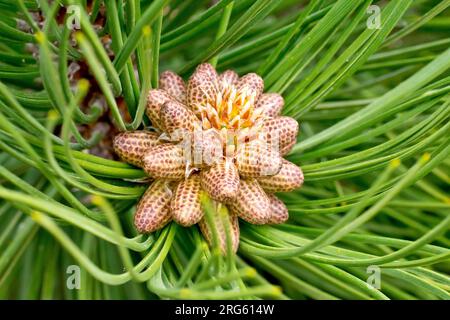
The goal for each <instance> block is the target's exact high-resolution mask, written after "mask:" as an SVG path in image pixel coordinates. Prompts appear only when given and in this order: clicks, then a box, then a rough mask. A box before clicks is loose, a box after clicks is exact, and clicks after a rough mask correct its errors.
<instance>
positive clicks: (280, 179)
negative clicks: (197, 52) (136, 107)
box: [114, 63, 303, 254]
mask: <svg viewBox="0 0 450 320" xmlns="http://www.w3.org/2000/svg"><path fill="white" fill-rule="evenodd" d="M147 100H148V101H147V107H146V111H145V113H146V115H147V116H148V118H149V119H150V121H151V123H152V124H151V128H149V130H136V131H128V132H122V133H120V134H119V135H117V136H116V137H115V138H114V149H115V152H116V153H117V155H118V156H119V157H120V159H121V160H123V161H125V162H128V163H130V164H132V165H134V166H138V167H141V168H142V169H143V170H144V171H145V172H146V174H147V175H148V176H150V177H151V178H153V179H154V181H153V183H152V184H151V185H150V187H149V188H148V189H147V191H146V192H145V193H144V195H143V196H142V198H141V200H140V201H139V203H138V205H137V211H136V215H135V226H136V229H137V230H138V231H139V232H142V233H148V232H154V231H156V230H158V229H161V228H162V227H164V226H165V225H166V224H167V223H168V222H169V221H171V220H173V221H175V222H176V223H178V224H180V225H182V226H184V227H189V226H192V225H194V224H197V223H198V224H199V226H200V230H201V232H202V233H203V235H204V237H205V239H206V240H207V242H208V243H209V244H210V245H212V234H213V229H212V228H213V226H211V225H209V223H208V221H209V220H208V219H206V218H205V217H204V210H203V207H202V200H201V199H203V197H202V196H201V195H202V194H205V193H206V194H207V195H208V197H209V198H210V199H211V201H212V202H213V204H214V205H215V207H216V208H218V209H217V210H222V211H223V210H225V211H223V212H225V213H223V212H222V213H221V214H219V213H217V214H214V222H215V223H214V225H215V228H216V230H215V232H216V233H217V234H218V235H219V239H218V241H219V243H218V246H219V248H220V250H221V251H222V253H223V254H226V248H227V246H226V244H227V243H228V242H227V239H228V240H231V244H232V250H233V251H234V252H236V250H237V249H238V246H239V218H240V219H243V220H245V221H247V222H249V223H252V224H258V225H260V224H266V223H283V222H285V221H286V220H288V218H289V215H288V209H287V207H286V206H285V204H284V203H283V202H282V201H281V200H280V199H279V198H277V197H276V196H275V193H277V192H289V191H292V190H294V189H296V188H299V187H300V186H301V185H302V184H303V172H302V170H301V169H300V168H299V167H298V166H297V165H296V164H294V163H292V162H289V161H287V160H285V159H283V158H282V157H283V156H284V155H286V154H287V153H288V152H289V151H290V150H291V149H292V147H293V146H294V145H295V143H296V139H297V135H298V129H299V126H298V123H297V121H296V120H295V119H293V118H290V117H287V116H281V115H280V113H281V111H282V108H283V106H284V99H283V97H282V96H281V95H279V94H277V93H264V81H263V79H262V78H261V77H260V76H258V75H257V74H256V73H249V74H246V75H244V76H243V77H239V75H238V74H237V73H236V72H234V71H232V70H226V71H225V72H223V73H221V74H218V73H217V71H216V70H215V69H214V67H213V66H212V65H210V64H208V63H203V64H200V65H199V66H198V67H197V68H196V70H195V71H194V73H193V74H192V75H191V77H190V78H189V80H188V81H187V83H185V82H184V80H183V79H182V78H181V77H180V76H178V75H177V74H176V73H174V72H172V71H165V72H163V73H161V75H160V79H159V88H158V89H152V90H150V91H149V93H148V95H147ZM223 214H225V216H226V217H228V220H227V221H228V222H227V226H225V225H224V220H223V219H221V216H223ZM227 230H228V231H229V233H228V232H227Z"/></svg>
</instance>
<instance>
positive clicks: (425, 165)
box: [0, 0, 450, 299]
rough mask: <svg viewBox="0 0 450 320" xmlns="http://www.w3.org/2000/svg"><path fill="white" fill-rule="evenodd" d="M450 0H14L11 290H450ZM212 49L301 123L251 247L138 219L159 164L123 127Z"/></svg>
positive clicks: (1, 170) (7, 172) (7, 209)
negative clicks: (294, 176) (214, 243)
mask: <svg viewBox="0 0 450 320" xmlns="http://www.w3.org/2000/svg"><path fill="white" fill-rule="evenodd" d="M449 6H450V0H442V1H438V0H436V1H434V0H420V1H412V0H395V1H371V0H365V1H360V0H338V1H331V0H318V1H302V0H234V1H233V0H220V1H210V0H186V1H185V0H153V1H150V0H130V1H115V0H92V1H87V0H66V1H65V0H54V1H45V0H17V1H16V0H0V17H1V19H0V298H3V299H53V298H61V299H148V298H173V299H179V298H183V299H238V298H275V299H449V298H450V277H449V276H448V273H449V271H450V264H449V258H450V249H449V244H450V239H449V226H450V214H449V213H450V202H449V195H448V184H449V181H450V178H449V168H450V160H449V159H450V158H449V154H450V121H449V119H450V107H449V103H450V95H449V92H450V76H449V73H448V70H449V68H450V49H449V44H450V38H448V30H449V28H450V18H449V17H448V8H449ZM445 10H447V12H446V11H445ZM206 61H209V62H211V63H212V64H213V65H215V66H216V67H217V69H218V70H219V71H223V70H226V69H230V68H231V69H234V70H236V71H237V72H238V73H239V74H241V75H242V74H244V73H247V72H256V73H258V74H260V75H261V76H262V77H263V78H264V82H265V91H268V92H278V93H280V94H282V95H283V96H284V98H285V101H286V104H285V107H284V109H283V113H284V114H285V115H288V116H291V117H294V118H295V119H297V120H298V122H299V123H300V131H301V133H300V135H299V137H298V141H297V144H296V145H295V146H294V148H293V150H292V151H291V152H290V153H289V154H288V156H287V158H288V160H289V161H292V162H294V163H296V164H298V165H300V166H301V167H302V169H303V171H304V175H305V182H304V186H303V187H302V188H301V189H299V190H298V191H295V192H291V193H285V194H280V195H279V196H280V198H281V199H282V200H283V201H284V202H285V203H286V204H287V206H288V209H289V215H290V218H289V221H288V222H287V223H285V224H281V225H264V226H255V225H251V224H246V223H244V222H242V221H241V224H240V228H241V236H240V246H239V250H238V253H237V254H236V255H233V254H229V255H226V256H224V255H222V254H221V253H220V251H219V250H218V249H217V248H214V247H213V248H210V247H209V246H208V245H206V243H205V241H204V239H203V238H202V236H201V235H200V233H199V230H198V228H197V227H196V226H193V227H190V228H183V227H181V226H178V225H177V224H175V223H170V224H168V225H167V226H166V227H165V228H164V229H162V230H161V231H158V232H156V233H153V234H150V235H139V234H137V232H136V231H135V228H134V227H133V225H132V219H133V213H134V212H135V205H136V202H137V201H138V199H139V197H140V196H141V195H142V193H143V192H144V191H145V187H146V185H147V184H146V183H145V177H146V175H145V174H144V172H143V171H142V170H141V169H138V168H136V167H133V166H131V165H128V164H126V163H123V162H120V161H118V159H117V158H116V156H115V155H114V153H113V152H112V147H111V140H112V137H113V136H114V135H115V134H116V133H117V132H119V131H125V130H135V129H141V128H145V127H148V126H149V125H151V123H150V121H149V119H147V117H146V116H145V115H144V110H145V105H146V93H147V92H148V90H149V89H151V88H155V87H157V86H158V75H159V74H160V72H161V71H164V70H168V69H170V70H174V71H176V72H177V73H179V74H180V75H182V76H183V77H185V78H187V77H188V76H189V75H190V74H191V73H192V71H193V69H194V68H195V67H196V66H197V65H198V64H200V63H201V62H206ZM205 210H206V214H207V215H209V216H213V215H218V214H220V213H218V212H215V210H214V207H212V206H210V205H208V203H205Z"/></svg>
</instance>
